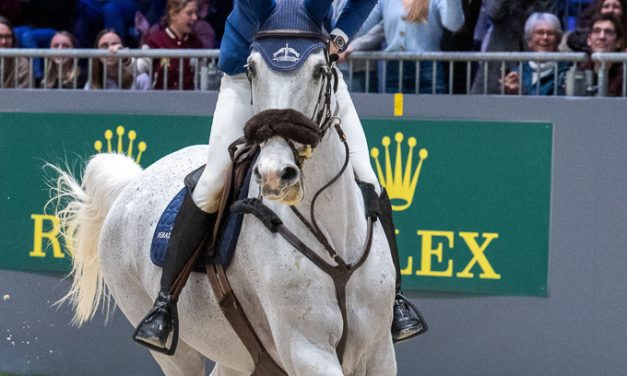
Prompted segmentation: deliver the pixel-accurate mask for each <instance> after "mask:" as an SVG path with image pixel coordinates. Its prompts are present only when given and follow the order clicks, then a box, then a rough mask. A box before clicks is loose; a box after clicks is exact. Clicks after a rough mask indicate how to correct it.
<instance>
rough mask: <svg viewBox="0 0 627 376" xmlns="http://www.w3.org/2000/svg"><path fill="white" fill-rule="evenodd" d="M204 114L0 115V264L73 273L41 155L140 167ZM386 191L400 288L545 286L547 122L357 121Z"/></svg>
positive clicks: (194, 127) (176, 144) (66, 161)
mask: <svg viewBox="0 0 627 376" xmlns="http://www.w3.org/2000/svg"><path fill="white" fill-rule="evenodd" d="M210 122H211V118H209V117H192V116H186V117H181V116H178V117H177V116H144V115H104V114H25V113H2V114H0V131H1V132H2V138H0V160H1V161H2V162H3V167H2V171H3V179H2V180H1V181H0V193H1V196H0V213H2V226H1V227H0V236H2V239H4V240H5V243H4V247H2V248H1V249H0V268H5V269H16V270H30V271H68V270H69V260H68V258H67V256H66V255H65V252H64V251H63V242H62V241H61V240H60V239H59V237H58V220H57V219H56V218H55V217H54V216H52V215H51V213H52V211H53V210H52V207H50V208H48V209H47V210H46V209H45V206H46V202H47V201H48V199H49V193H48V186H47V184H49V183H50V182H48V181H46V174H45V171H44V168H43V166H44V164H45V163H46V162H50V163H54V164H57V165H59V164H61V165H67V166H69V167H70V168H71V169H73V170H74V171H75V173H77V174H78V173H80V171H79V169H80V168H81V167H82V164H83V161H84V160H86V159H87V158H88V157H89V156H90V155H92V154H94V153H97V152H107V151H119V152H124V153H127V154H129V155H132V156H133V157H134V158H136V159H138V160H139V162H140V164H141V165H142V166H144V167H146V166H148V165H150V164H151V163H152V162H154V161H155V160H157V159H158V158H160V157H162V156H164V155H166V154H169V153H171V152H173V151H175V150H178V149H180V148H183V147H185V146H188V145H193V144H202V143H205V142H206V140H207V139H208V134H209V127H210ZM364 127H365V129H366V135H367V137H368V141H369V145H370V148H371V150H370V152H371V157H372V163H373V166H374V167H375V171H377V174H378V176H379V180H380V181H381V183H382V184H383V185H384V186H385V187H386V189H387V190H388V192H389V195H390V197H391V198H392V202H393V206H394V212H395V221H396V223H395V224H396V228H397V239H398V242H399V247H400V249H401V268H402V274H403V286H404V289H406V290H412V289H414V290H415V289H420V290H439V291H455V292H469V293H480V294H507V295H535V296H545V295H546V294H547V260H548V241H549V240H548V239H549V213H550V183H551V143H552V126H551V124H547V123H511V122H506V123H504V122H473V121H454V122H453V121H416V120H411V121H410V120H401V119H389V120H364Z"/></svg>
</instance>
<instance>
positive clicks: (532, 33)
mask: <svg viewBox="0 0 627 376" xmlns="http://www.w3.org/2000/svg"><path fill="white" fill-rule="evenodd" d="M562 34H563V31H562V26H561V24H560V21H559V20H558V19H557V17H556V16H555V15H553V14H551V13H533V14H532V15H531V16H529V18H528V19H527V22H526V23H525V40H526V41H527V48H528V49H529V50H530V51H534V52H555V51H557V46H558V44H559V41H560V39H561V37H562ZM569 67H570V64H569V63H565V62H560V63H557V62H551V61H547V62H535V61H529V62H525V63H523V64H522V71H521V72H518V68H516V69H515V70H513V71H512V72H510V73H509V74H507V76H505V79H504V80H503V85H504V86H505V93H506V94H518V93H519V92H520V93H521V94H523V95H564V93H565V87H564V82H565V78H566V72H567V71H568V69H569ZM556 88H557V91H556V90H555V89H556Z"/></svg>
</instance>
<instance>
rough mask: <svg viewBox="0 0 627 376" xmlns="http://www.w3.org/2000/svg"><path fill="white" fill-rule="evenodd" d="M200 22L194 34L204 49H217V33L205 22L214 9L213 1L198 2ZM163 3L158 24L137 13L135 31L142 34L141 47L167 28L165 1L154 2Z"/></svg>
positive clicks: (196, 25) (202, 0) (148, 17)
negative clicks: (149, 36) (154, 34)
mask: <svg viewBox="0 0 627 376" xmlns="http://www.w3.org/2000/svg"><path fill="white" fill-rule="evenodd" d="M198 1H199V3H198V21H196V23H195V24H194V34H196V36H197V37H198V39H200V42H201V43H202V48H215V47H216V33H215V31H214V28H213V26H211V24H210V23H209V22H207V21H206V20H205V18H207V15H208V14H209V12H210V10H211V9H213V5H212V4H213V1H212V0H198ZM156 2H163V9H162V10H161V12H160V14H161V16H160V20H159V21H158V22H156V23H155V22H152V21H151V18H150V16H144V15H143V14H142V13H141V12H137V14H136V15H135V29H136V30H137V31H138V32H139V33H140V35H141V37H140V41H141V43H140V45H144V44H145V42H146V38H147V37H148V35H150V34H152V33H156V32H157V31H159V30H161V29H164V28H165V27H166V26H167V18H164V17H163V15H164V14H165V8H166V1H165V0H158V1H155V2H153V4H154V3H156Z"/></svg>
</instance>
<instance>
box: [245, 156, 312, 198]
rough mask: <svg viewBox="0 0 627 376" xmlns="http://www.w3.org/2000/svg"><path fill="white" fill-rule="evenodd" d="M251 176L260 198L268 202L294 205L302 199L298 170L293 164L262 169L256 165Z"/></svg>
mask: <svg viewBox="0 0 627 376" xmlns="http://www.w3.org/2000/svg"><path fill="white" fill-rule="evenodd" d="M253 175H254V179H255V181H256V182H257V184H259V187H260V190H261V194H262V196H263V197H264V198H266V199H268V200H273V201H279V202H281V203H283V204H286V205H295V204H298V203H299V202H300V201H301V200H302V199H303V197H304V190H303V185H302V182H301V173H300V169H299V168H298V166H296V165H295V164H287V165H284V166H281V167H280V168H262V167H260V166H258V165H257V166H255V169H254V171H253Z"/></svg>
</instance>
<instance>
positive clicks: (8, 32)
mask: <svg viewBox="0 0 627 376" xmlns="http://www.w3.org/2000/svg"><path fill="white" fill-rule="evenodd" d="M15 46H16V43H15V33H14V32H13V24H12V23H11V21H9V19H8V18H6V17H4V16H0V48H15ZM2 60H3V61H2V62H3V63H4V64H3V69H4V70H3V71H2V72H0V74H1V77H0V78H2V82H0V84H2V86H1V87H2V88H5V89H9V88H25V87H28V84H29V64H28V60H26V59H25V58H23V57H19V58H12V57H9V58H3V59H2Z"/></svg>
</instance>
